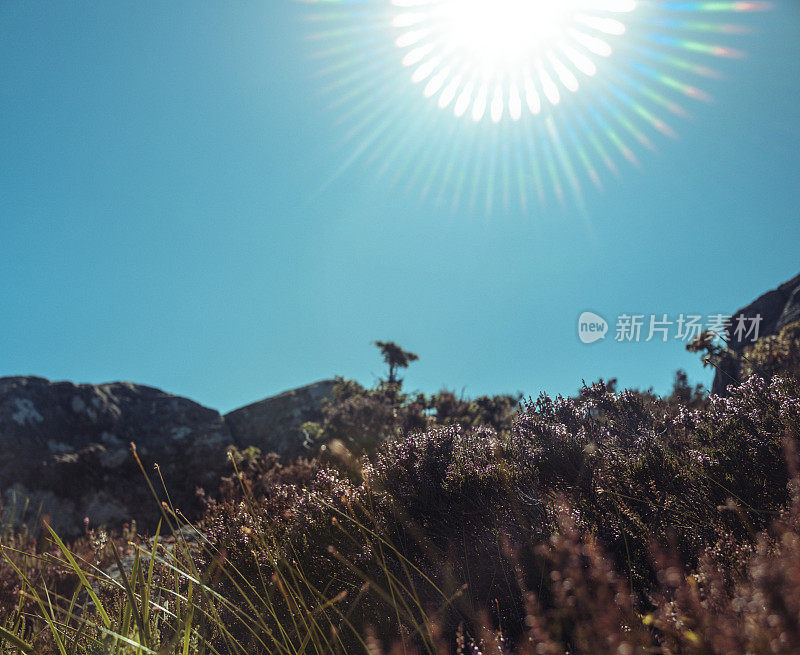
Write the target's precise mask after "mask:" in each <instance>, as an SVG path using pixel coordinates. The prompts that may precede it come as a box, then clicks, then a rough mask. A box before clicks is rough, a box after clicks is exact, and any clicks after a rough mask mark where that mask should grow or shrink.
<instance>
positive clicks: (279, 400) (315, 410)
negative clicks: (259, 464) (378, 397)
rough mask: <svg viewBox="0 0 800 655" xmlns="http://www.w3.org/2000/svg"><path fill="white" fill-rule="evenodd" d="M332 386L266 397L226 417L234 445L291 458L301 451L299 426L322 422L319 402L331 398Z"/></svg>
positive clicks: (320, 385) (325, 384)
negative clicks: (310, 422) (254, 447)
mask: <svg viewBox="0 0 800 655" xmlns="http://www.w3.org/2000/svg"><path fill="white" fill-rule="evenodd" d="M334 384H336V383H335V381H334V380H323V381H321V382H315V383H314V384H309V385H308V386H305V387H300V388H299V389H293V390H291V391H287V392H285V393H282V394H279V395H277V396H272V397H271V398H266V399H265V400H261V401H259V402H257V403H253V404H252V405H247V406H246V407H242V408H240V409H237V410H235V411H233V412H231V413H229V414H226V415H225V423H226V424H227V426H228V428H229V429H230V431H231V434H232V435H233V438H234V439H235V440H236V443H238V444H247V445H249V446H256V447H257V448H260V449H261V452H264V453H278V454H279V455H281V457H282V458H284V459H292V458H294V457H297V456H298V455H301V454H302V453H303V451H304V435H303V434H301V431H300V426H301V425H302V424H303V423H305V422H306V421H320V420H321V419H322V412H321V406H322V401H323V400H325V399H326V398H330V397H332V395H333V387H334Z"/></svg>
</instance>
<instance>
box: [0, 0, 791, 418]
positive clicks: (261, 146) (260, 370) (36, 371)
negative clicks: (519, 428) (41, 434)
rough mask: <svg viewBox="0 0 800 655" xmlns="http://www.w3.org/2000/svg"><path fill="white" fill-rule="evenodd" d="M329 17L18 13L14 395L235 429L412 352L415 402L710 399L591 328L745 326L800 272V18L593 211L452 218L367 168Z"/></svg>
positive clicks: (10, 0)
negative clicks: (325, 66)
mask: <svg viewBox="0 0 800 655" xmlns="http://www.w3.org/2000/svg"><path fill="white" fill-rule="evenodd" d="M314 9H316V8H315V7H313V6H311V5H308V4H300V3H293V2H290V1H288V0H286V1H283V0H261V1H258V2H256V1H253V0H250V1H242V2H236V3H231V2H210V1H209V2H202V3H198V2H195V1H172V2H164V1H161V2H150V1H145V2H118V1H109V2H82V1H76V2H62V3H45V2H39V1H34V0H30V1H26V2H22V1H21V0H7V1H5V2H3V3H0V117H2V120H0V150H1V151H2V153H3V165H2V166H0V308H1V309H0V375H28V374H31V375H40V376H44V377H48V378H51V379H70V380H75V381H80V382H104V381H111V380H118V379H122V380H131V381H135V382H139V383H144V384H150V385H153V386H158V387H161V388H163V389H165V390H167V391H170V392H173V393H177V394H180V395H185V396H189V397H191V398H194V399H195V400H198V401H199V402H202V403H204V404H207V405H210V406H212V407H216V408H218V409H220V410H223V411H225V410H230V409H233V408H234V407H236V406H239V405H242V404H245V403H247V402H250V401H254V400H257V399H259V398H261V397H264V396H266V395H270V394H273V393H277V392H280V391H282V390H285V389H288V388H291V387H293V386H299V385H302V384H305V383H308V382H311V381H314V380H317V379H321V378H325V377H330V376H333V375H335V374H339V375H343V376H345V377H352V378H355V379H358V380H360V381H361V382H363V383H365V384H371V383H372V382H374V381H375V379H376V377H377V376H378V375H380V374H381V373H382V366H381V363H380V361H379V358H378V356H377V352H376V351H375V350H374V348H373V347H372V346H371V345H370V342H371V341H372V340H374V339H392V340H395V341H397V342H398V343H400V344H401V345H403V346H404V347H406V348H408V349H410V350H413V351H415V352H417V353H419V355H420V361H419V362H417V363H415V364H414V365H413V368H412V369H410V370H409V372H408V373H407V376H406V381H407V385H408V386H409V387H410V388H412V389H420V390H423V391H428V392H431V391H435V390H437V389H439V388H441V387H443V386H447V387H449V388H453V389H456V390H459V391H461V390H463V391H464V392H465V393H466V394H468V395H476V394H480V393H495V392H498V393H499V392H514V391H522V392H525V393H526V394H534V395H535V394H537V393H538V392H539V391H541V390H548V391H551V392H557V393H572V392H574V391H575V390H576V389H577V387H578V386H579V384H580V381H581V379H586V380H593V379H597V378H599V377H614V376H616V377H619V378H620V380H621V382H622V384H623V385H625V386H637V387H649V386H654V387H655V388H656V389H657V390H659V391H665V390H667V389H668V388H669V386H670V384H671V379H672V375H673V373H674V371H675V369H677V368H679V367H683V368H686V369H687V370H689V372H690V374H691V376H692V377H693V378H694V379H696V380H698V381H702V382H706V383H708V382H710V377H711V374H710V372H708V371H703V370H702V368H701V367H700V366H699V364H698V363H697V362H696V358H695V357H694V356H692V355H690V354H688V353H686V352H684V350H683V347H682V345H681V344H680V343H679V342H677V341H671V342H670V343H668V344H663V343H639V344H636V343H616V342H614V340H613V338H609V339H607V340H606V341H604V342H600V343H597V344H593V345H591V346H587V345H584V344H582V343H581V342H580V341H579V340H578V337H577V333H576V322H577V317H578V316H579V314H580V313H581V312H583V311H584V310H593V311H596V312H598V313H599V314H601V315H603V316H605V317H606V318H608V319H609V321H610V322H612V323H613V322H614V320H615V318H616V316H617V315H619V314H621V313H626V312H627V313H633V312H639V313H642V314H646V315H649V314H653V313H655V314H663V313H667V314H669V315H672V316H674V315H677V314H679V313H692V312H695V313H700V314H710V313H717V312H725V311H727V312H732V311H733V310H735V309H737V308H738V307H740V306H742V305H744V304H746V303H747V302H749V301H750V300H752V299H754V298H755V297H756V296H757V295H759V294H760V293H762V292H764V291H766V290H768V289H770V288H773V287H774V286H776V285H777V284H779V283H780V282H783V281H785V280H786V279H789V278H790V277H792V276H794V275H796V274H797V273H798V272H799V271H800V250H798V243H800V220H798V219H800V184H798V173H800V39H798V29H799V28H800V6H799V5H798V4H797V3H795V2H790V1H789V0H786V1H785V2H778V3H776V4H775V6H774V8H773V9H772V10H771V11H769V12H764V13H760V14H747V15H746V20H745V19H744V18H742V20H740V22H742V21H744V22H745V23H746V24H748V25H750V26H752V27H753V28H754V32H753V33H752V34H750V35H748V36H746V37H736V39H738V40H737V41H736V45H737V47H742V48H743V49H745V50H747V52H748V57H747V58H744V59H735V60H719V61H715V62H712V63H714V64H715V65H716V66H717V67H718V68H719V69H720V70H721V72H722V73H724V76H723V77H722V78H721V79H713V80H705V81H704V89H705V90H707V91H708V92H709V93H710V94H711V95H713V96H714V101H713V102H710V103H698V102H693V103H688V102H687V106H688V107H690V109H691V113H692V116H691V118H690V119H688V120H681V121H677V122H675V124H674V127H675V129H676V131H677V132H678V134H679V138H678V139H676V140H672V139H668V138H658V139H656V138H655V137H654V140H655V141H656V145H657V150H656V151H655V152H649V151H647V150H640V151H639V152H637V156H638V158H639V160H640V162H641V165H640V167H638V168H637V167H634V166H631V165H624V163H623V164H622V165H620V174H619V176H618V177H617V178H615V177H614V176H610V175H609V176H606V178H605V179H604V189H603V190H602V191H597V190H594V189H593V188H591V187H588V188H586V189H585V192H584V205H585V209H584V210H582V211H581V210H580V209H579V208H578V206H577V203H574V202H572V201H571V200H570V199H569V198H568V199H567V200H566V201H565V203H564V204H563V206H559V205H558V204H557V203H552V202H551V203H548V205H547V206H544V207H542V206H539V205H538V204H536V203H529V205H528V206H527V208H526V209H522V208H521V207H519V206H517V205H515V204H513V203H512V206H510V207H508V208H505V207H498V206H495V207H493V208H492V209H491V210H490V211H486V208H485V207H483V206H476V207H469V206H460V207H458V208H456V209H455V210H453V209H450V208H448V207H442V205H441V204H439V203H437V202H434V199H432V198H431V197H430V196H427V197H425V198H423V196H422V194H421V193H419V191H418V189H417V188H416V187H414V186H413V185H409V184H405V183H404V180H403V179H402V171H401V172H400V173H399V177H400V180H399V182H394V181H393V180H392V175H388V176H387V175H383V176H379V175H377V174H376V166H377V165H378V164H379V163H380V159H381V157H382V156H383V153H382V152H381V151H380V150H378V149H376V150H375V151H374V152H372V153H370V154H371V155H372V156H373V158H372V159H371V160H370V159H368V158H366V157H360V158H353V157H351V155H352V153H353V151H355V149H356V147H357V143H356V144H355V145H354V142H353V141H352V140H351V141H349V142H343V139H342V131H343V127H342V124H341V123H340V122H339V121H338V114H337V111H339V110H337V108H335V107H331V103H330V101H329V97H327V96H325V97H323V96H322V95H321V92H320V91H321V89H320V86H321V84H322V82H321V81H320V77H319V75H318V72H319V68H320V60H319V59H318V58H317V59H315V58H314V57H313V56H312V55H313V53H314V52H316V51H318V47H317V46H318V44H316V45H315V44H313V43H312V42H310V41H309V39H308V38H306V37H307V36H308V33H309V22H308V20H307V19H308V16H309V12H311V11H312V10H314ZM743 16H744V15H743ZM365 44H366V40H365ZM315 48H316V49H315ZM401 73H402V71H401ZM386 75H387V76H388V77H389V78H390V79H393V78H392V77H391V76H392V75H396V77H397V81H396V91H397V93H398V94H400V95H402V94H409V109H408V111H410V112H416V111H420V112H424V109H419V107H421V106H422V105H423V100H424V99H422V98H421V96H420V101H419V102H417V101H416V100H411V94H414V96H413V97H414V98H416V97H417V95H418V90H417V89H415V88H413V87H412V86H411V84H410V82H408V80H407V79H406V77H403V75H404V73H403V74H396V73H395V72H394V69H387V71H386ZM587 97H589V96H587ZM436 111H438V109H436ZM444 116H445V114H444V113H441V116H437V117H434V118H430V121H432V122H435V121H444V120H447V121H455V120H457V119H455V118H454V117H452V116H447V117H446V118H445V117H444ZM417 119H418V120H417V122H416V123H414V124H421V122H424V121H426V120H428V119H427V118H425V117H424V116H423V115H422V114H421V115H420V116H418V117H417ZM431 125H433V123H431ZM492 127H493V126H492V125H486V126H485V127H484V124H481V126H480V129H482V130H487V131H488V130H491V129H492ZM397 138H398V139H400V141H398V143H399V142H403V143H404V147H405V146H408V148H409V149H410V150H409V151H413V148H414V147H422V145H424V144H423V143H422V142H421V141H422V140H424V139H425V138H426V134H425V132H424V131H423V132H421V133H420V132H409V133H408V134H403V135H399V136H398V137H397ZM482 138H483V139H490V138H491V135H490V133H489V132H486V133H484V134H483V136H482ZM415 140H416V141H420V143H416V142H415ZM345 163H347V165H344V164H345ZM431 179H435V178H433V177H432V178H431ZM612 332H613V326H612ZM611 336H613V335H610V337H611Z"/></svg>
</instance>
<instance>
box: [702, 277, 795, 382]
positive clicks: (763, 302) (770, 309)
mask: <svg viewBox="0 0 800 655" xmlns="http://www.w3.org/2000/svg"><path fill="white" fill-rule="evenodd" d="M758 316H760V317H761V323H760V329H759V336H761V337H765V336H769V335H772V334H777V333H778V332H780V331H781V329H782V328H784V327H786V326H787V325H789V324H790V323H795V322H797V321H800V275H798V276H797V277H795V278H793V279H791V280H789V281H788V282H784V283H783V284H781V285H780V286H779V287H778V288H777V289H773V290H772V291H768V292H767V293H765V294H764V295H762V296H760V297H759V298H758V299H757V300H754V301H753V302H751V303H750V304H749V305H747V306H746V307H743V308H742V309H740V310H739V311H737V312H735V313H734V314H733V317H732V319H731V327H730V328H729V329H728V330H727V334H726V341H727V343H728V347H729V348H730V349H731V350H733V351H735V352H736V354H741V353H742V351H743V350H744V349H745V348H746V347H747V346H749V345H751V340H749V339H744V338H742V339H740V338H737V335H736V332H735V327H736V325H737V322H738V319H739V318H740V317H745V318H746V319H748V320H749V319H753V318H756V317H758ZM739 336H740V337H743V336H744V334H742V333H740V334H739ZM737 381H739V371H738V365H737V364H736V363H735V361H729V362H724V363H723V364H722V365H721V366H720V368H719V370H718V371H717V373H716V375H715V376H714V383H713V385H712V387H711V392H712V393H715V394H725V389H726V388H727V386H728V385H729V384H732V383H735V382H737Z"/></svg>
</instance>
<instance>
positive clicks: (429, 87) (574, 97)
mask: <svg viewBox="0 0 800 655" xmlns="http://www.w3.org/2000/svg"><path fill="white" fill-rule="evenodd" d="M303 1H304V2H305V3H306V4H307V5H310V6H311V8H310V10H309V11H307V12H306V13H305V17H306V19H307V20H308V24H309V25H310V26H311V29H310V34H309V36H310V41H311V43H313V44H314V46H315V47H314V52H313V56H314V57H315V58H316V59H317V60H318V61H319V62H320V65H319V79H320V85H319V88H320V90H321V92H322V94H323V97H325V98H328V106H329V107H330V110H331V112H332V115H335V116H336V117H337V122H336V125H337V126H338V128H339V130H340V131H341V134H342V147H343V148H344V152H345V155H344V156H343V158H342V161H341V163H340V165H339V166H338V168H337V169H336V170H334V171H333V172H332V174H331V175H330V177H329V179H328V182H329V183H332V182H334V181H335V180H336V179H338V176H339V175H341V173H342V172H344V171H345V170H346V169H348V168H349V167H350V166H352V165H354V164H356V163H357V162H361V164H362V165H365V166H366V168H367V170H368V174H370V175H372V174H374V175H376V176H377V178H380V177H384V178H388V179H389V180H390V181H391V182H392V183H394V184H398V185H403V186H405V187H406V188H407V189H408V190H413V191H416V192H417V193H419V195H420V196H421V198H422V199H423V200H426V201H428V200H431V199H433V200H435V201H436V202H437V203H440V204H442V205H444V206H445V207H450V208H452V209H453V210H459V209H461V208H462V207H464V206H467V207H469V208H471V209H478V210H480V209H482V210H483V211H485V212H486V213H492V212H493V211H495V210H496V209H497V208H498V207H502V208H503V209H506V210H509V209H511V208H512V207H518V208H521V209H523V210H527V209H528V208H530V207H531V206H532V205H535V204H538V205H539V207H541V208H544V207H546V206H548V205H550V204H552V202H553V200H555V201H556V202H557V203H559V204H561V205H562V206H564V207H567V206H568V205H569V206H573V207H577V208H579V209H580V208H581V207H583V206H584V204H585V196H586V193H587V189H588V188H589V187H596V188H597V189H601V188H602V186H603V184H604V182H605V180H606V178H608V177H609V176H611V177H619V176H620V175H622V174H623V173H624V170H625V166H626V165H629V166H630V165H632V166H639V165H640V161H641V160H642V157H643V156H645V155H646V154H647V153H648V152H652V151H655V150H657V149H658V148H659V147H661V145H662V144H663V143H664V140H668V139H673V138H675V137H676V136H677V134H678V131H679V130H678V123H679V122H680V121H683V120H686V119H687V118H689V117H690V116H691V114H692V105H697V103H703V102H708V101H709V100H711V91H712V90H713V89H714V88H717V87H718V85H719V84H721V83H722V79H723V78H725V77H731V76H732V74H733V73H735V70H734V69H733V67H732V66H733V63H734V60H736V59H738V58H741V57H743V56H744V51H743V49H742V42H743V40H745V39H746V38H747V35H748V33H749V32H751V31H752V27H753V25H752V23H753V22H754V21H752V20H751V17H753V16H754V14H755V12H759V11H763V10H766V9H768V8H769V7H770V5H769V3H766V2H718V1H706V2H681V1H669V0H663V1H661V0H660V1H655V0H638V1H636V2H635V1H634V0H303ZM724 60H729V61H730V62H731V63H730V64H723V63H722V62H723V61H724Z"/></svg>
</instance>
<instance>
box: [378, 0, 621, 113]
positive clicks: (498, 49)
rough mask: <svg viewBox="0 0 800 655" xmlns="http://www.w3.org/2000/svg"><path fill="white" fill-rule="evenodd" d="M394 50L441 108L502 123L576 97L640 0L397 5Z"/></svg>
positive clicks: (398, 0)
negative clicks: (568, 96) (567, 95)
mask: <svg viewBox="0 0 800 655" xmlns="http://www.w3.org/2000/svg"><path fill="white" fill-rule="evenodd" d="M392 4H393V6H394V7H395V9H396V12H397V13H396V14H395V16H394V20H393V23H394V26H395V28H397V29H398V30H399V34H398V36H397V38H396V40H395V44H396V45H397V47H398V48H400V49H401V50H402V51H403V58H402V61H403V65H404V66H406V67H408V68H410V69H411V70H412V73H411V79H412V81H413V82H414V83H417V84H421V85H422V89H423V93H424V95H425V96H426V97H428V98H434V99H435V100H436V102H437V103H438V105H439V107H440V108H442V109H451V110H452V111H453V113H454V114H455V115H456V116H457V117H461V116H464V115H467V114H468V115H469V116H471V117H472V119H473V120H474V121H476V122H477V121H481V120H483V119H484V118H485V117H489V118H490V119H491V120H492V121H493V122H495V123H499V122H500V121H501V120H502V119H503V118H504V117H508V118H510V119H511V120H513V121H518V120H520V119H521V118H522V116H523V113H524V112H525V111H528V112H529V113H530V114H534V115H535V114H539V113H540V112H541V111H542V107H543V104H545V103H548V104H550V105H553V106H554V105H558V104H559V103H560V102H561V100H562V97H563V95H564V94H565V93H567V92H576V91H578V89H579V88H580V87H581V84H582V80H581V78H583V77H592V76H594V75H595V74H596V73H597V71H598V63H597V62H598V60H599V59H603V58H607V57H610V56H611V54H612V53H613V46H612V43H611V41H612V40H613V39H615V38H619V37H620V36H621V35H623V34H624V33H625V31H626V28H625V23H624V22H623V19H624V17H625V14H628V13H630V12H632V11H634V10H635V9H636V2H635V1H634V0H392Z"/></svg>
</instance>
